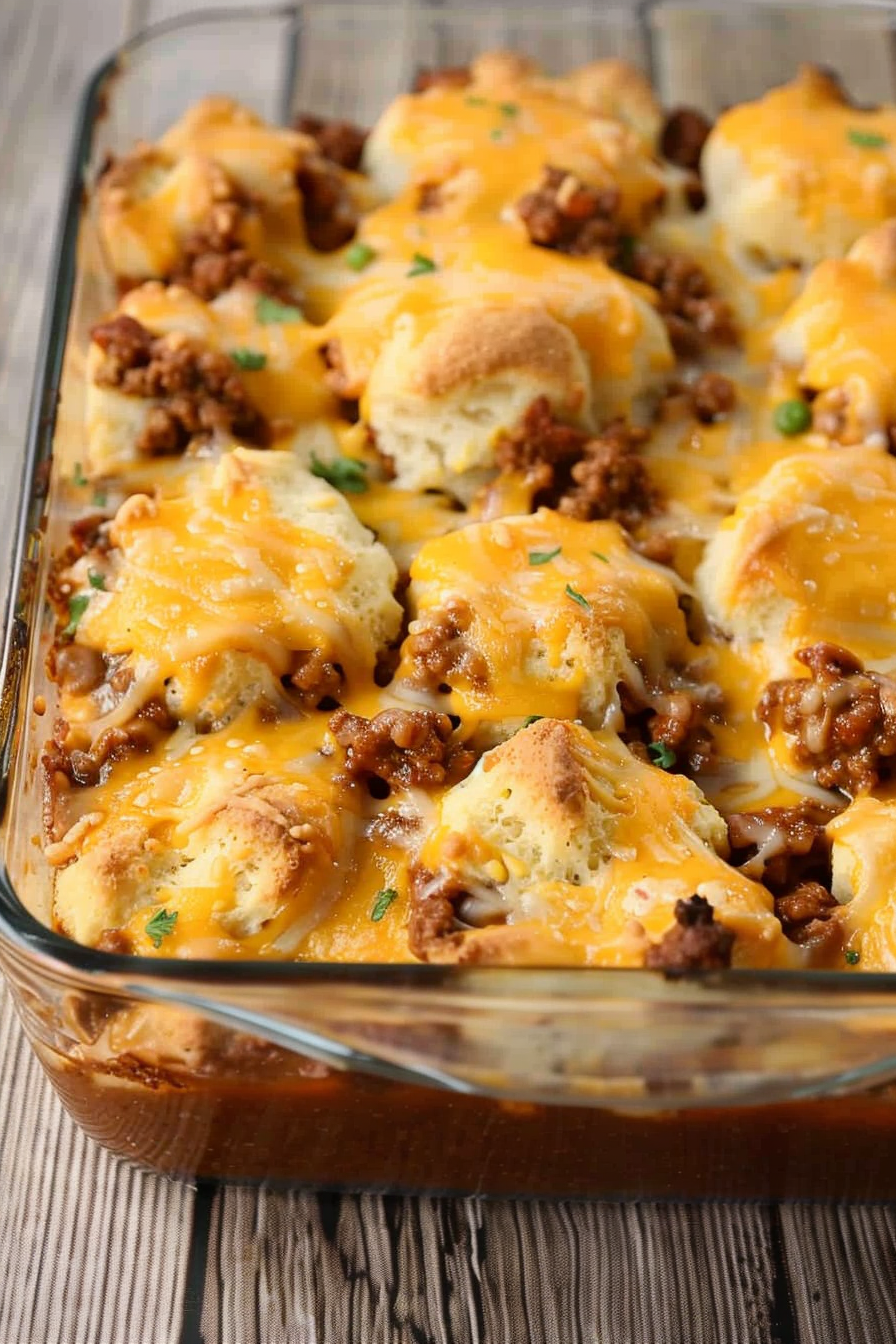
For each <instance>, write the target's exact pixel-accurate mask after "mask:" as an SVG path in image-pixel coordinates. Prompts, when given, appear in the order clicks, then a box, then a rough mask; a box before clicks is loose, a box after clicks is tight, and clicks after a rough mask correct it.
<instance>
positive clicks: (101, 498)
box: [93, 490, 109, 509]
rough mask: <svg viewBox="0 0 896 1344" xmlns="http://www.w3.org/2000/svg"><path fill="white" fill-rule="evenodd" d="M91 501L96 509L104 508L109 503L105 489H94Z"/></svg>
mask: <svg viewBox="0 0 896 1344" xmlns="http://www.w3.org/2000/svg"><path fill="white" fill-rule="evenodd" d="M93 502H94V504H95V505H96V507H97V508H98V509H104V508H105V507H106V505H107V504H108V503H109V496H108V495H107V494H106V492H105V490H94V492H93Z"/></svg>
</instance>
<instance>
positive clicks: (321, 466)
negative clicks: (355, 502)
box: [311, 453, 367, 495]
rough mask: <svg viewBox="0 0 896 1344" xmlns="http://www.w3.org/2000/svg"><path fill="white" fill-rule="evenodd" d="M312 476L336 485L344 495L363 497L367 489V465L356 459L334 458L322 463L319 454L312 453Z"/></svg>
mask: <svg viewBox="0 0 896 1344" xmlns="http://www.w3.org/2000/svg"><path fill="white" fill-rule="evenodd" d="M311 474H312V476H319V477H320V479H321V480H322V481H326V482H327V483H328V485H334V486H335V487H336V489H337V490H341V491H342V493H343V494H344V495H363V494H364V492H365V490H366V489H367V463H366V462H359V461H358V460H357V458H354V457H334V458H332V459H331V460H330V461H329V462H321V460H320V458H319V457H318V455H317V453H312V454H311Z"/></svg>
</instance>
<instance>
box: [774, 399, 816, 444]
mask: <svg viewBox="0 0 896 1344" xmlns="http://www.w3.org/2000/svg"><path fill="white" fill-rule="evenodd" d="M774 420H775V429H776V430H777V431H778V433H779V434H787V435H791V434H803V433H805V431H806V430H807V429H808V428H809V426H810V425H811V423H812V412H811V411H810V410H809V407H808V406H807V405H806V403H805V402H804V401H800V400H799V399H798V398H796V397H795V398H794V399H793V400H792V401H782V402H781V403H780V404H779V405H778V406H776V407H775V416H774Z"/></svg>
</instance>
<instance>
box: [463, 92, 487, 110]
mask: <svg viewBox="0 0 896 1344" xmlns="http://www.w3.org/2000/svg"><path fill="white" fill-rule="evenodd" d="M464 102H465V103H466V104H467V107H485V105H486V103H487V102H488V99H487V98H481V97H480V96H479V94H478V93H468V94H467V96H466V98H465V99H464Z"/></svg>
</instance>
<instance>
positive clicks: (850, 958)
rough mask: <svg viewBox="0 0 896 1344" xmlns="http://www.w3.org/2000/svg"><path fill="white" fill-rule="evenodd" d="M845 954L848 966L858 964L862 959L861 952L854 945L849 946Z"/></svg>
mask: <svg viewBox="0 0 896 1344" xmlns="http://www.w3.org/2000/svg"><path fill="white" fill-rule="evenodd" d="M843 955H844V957H845V958H846V964H847V966H858V964H859V961H860V960H861V958H860V956H859V953H858V952H856V950H855V949H854V948H852V947H848V948H847V949H846V951H845V952H844V953H843Z"/></svg>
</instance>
